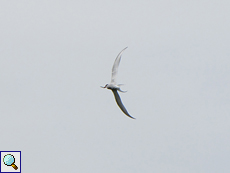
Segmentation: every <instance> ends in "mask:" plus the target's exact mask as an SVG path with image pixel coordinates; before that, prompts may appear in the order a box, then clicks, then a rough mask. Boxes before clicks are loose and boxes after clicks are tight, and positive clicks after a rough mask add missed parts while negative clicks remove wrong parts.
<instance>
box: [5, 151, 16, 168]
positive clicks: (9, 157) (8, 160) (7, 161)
mask: <svg viewBox="0 0 230 173" xmlns="http://www.w3.org/2000/svg"><path fill="white" fill-rule="evenodd" d="M3 162H4V164H5V165H7V166H12V167H13V168H14V169H15V170H17V169H18V167H17V166H16V165H15V164H14V163H15V158H14V156H13V155H12V154H7V155H5V156H4V158H3Z"/></svg>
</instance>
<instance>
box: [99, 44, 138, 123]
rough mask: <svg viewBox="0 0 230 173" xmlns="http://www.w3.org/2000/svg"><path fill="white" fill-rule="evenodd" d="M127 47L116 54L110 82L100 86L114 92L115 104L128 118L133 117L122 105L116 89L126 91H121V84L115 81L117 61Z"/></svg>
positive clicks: (118, 61)
mask: <svg viewBox="0 0 230 173" xmlns="http://www.w3.org/2000/svg"><path fill="white" fill-rule="evenodd" d="M125 49H127V47H126V48H124V49H123V50H122V51H121V52H120V53H119V54H118V55H117V58H116V59H115V62H114V64H113V68H112V76H111V82H110V84H106V85H105V86H104V87H102V88H107V89H110V90H112V92H113V94H114V97H115V100H116V102H117V105H118V106H119V107H120V109H121V110H122V112H124V114H126V115H127V116H128V117H130V118H133V117H132V116H131V115H130V114H129V113H128V111H127V110H126V109H125V106H124V105H123V103H122V101H121V98H120V96H119V94H118V92H117V91H120V92H126V91H122V90H121V89H120V86H121V84H117V82H116V78H117V73H118V67H119V63H120V60H121V55H122V53H123V51H124V50H125ZM133 119H135V118H133Z"/></svg>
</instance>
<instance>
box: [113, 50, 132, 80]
mask: <svg viewBox="0 0 230 173" xmlns="http://www.w3.org/2000/svg"><path fill="white" fill-rule="evenodd" d="M127 48H128V47H126V48H124V49H123V50H122V51H121V52H120V53H119V54H118V55H117V58H116V59H115V61H114V64H113V69H112V77H111V84H116V78H117V72H118V66H119V64H120V61H121V55H122V53H123V52H124V50H125V49H127Z"/></svg>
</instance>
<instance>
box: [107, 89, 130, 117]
mask: <svg viewBox="0 0 230 173" xmlns="http://www.w3.org/2000/svg"><path fill="white" fill-rule="evenodd" d="M112 91H113V94H114V97H115V99H116V102H117V105H118V106H119V107H120V109H121V110H122V112H124V114H126V115H127V116H128V117H130V118H133V117H132V116H131V115H129V113H128V111H127V110H126V109H125V106H124V105H123V104H122V102H121V98H120V96H119V94H118V93H117V90H116V89H113V90H112ZM133 119H135V118H133Z"/></svg>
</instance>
